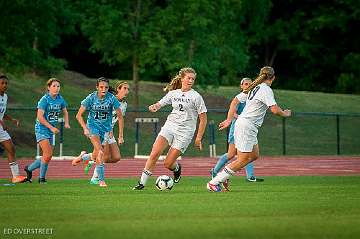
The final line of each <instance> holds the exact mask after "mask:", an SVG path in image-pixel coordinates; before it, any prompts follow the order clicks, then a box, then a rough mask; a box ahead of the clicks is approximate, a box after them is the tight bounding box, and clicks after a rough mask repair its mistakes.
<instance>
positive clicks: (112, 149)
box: [104, 141, 121, 163]
mask: <svg viewBox="0 0 360 239" xmlns="http://www.w3.org/2000/svg"><path fill="white" fill-rule="evenodd" d="M120 159H121V154H120V149H119V146H118V145H117V143H116V141H115V142H109V143H108V144H107V147H106V148H105V150H104V161H105V163H117V162H119V161H120Z"/></svg>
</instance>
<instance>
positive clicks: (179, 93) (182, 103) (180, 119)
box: [133, 68, 207, 190]
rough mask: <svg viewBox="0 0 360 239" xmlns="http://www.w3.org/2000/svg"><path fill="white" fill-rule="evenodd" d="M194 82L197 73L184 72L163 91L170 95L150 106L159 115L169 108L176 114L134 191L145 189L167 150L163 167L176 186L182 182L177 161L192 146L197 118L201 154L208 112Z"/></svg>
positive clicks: (172, 117) (164, 130)
mask: <svg viewBox="0 0 360 239" xmlns="http://www.w3.org/2000/svg"><path fill="white" fill-rule="evenodd" d="M195 78H196V72H195V70H194V69H192V68H182V69H181V70H180V71H179V72H178V74H177V75H176V76H175V77H174V78H173V79H172V80H171V82H170V83H169V84H168V85H167V86H166V87H165V89H164V90H165V91H168V93H167V94H166V95H165V96H164V97H163V98H162V99H161V100H159V101H158V102H157V103H155V104H153V105H150V106H149V111H150V112H157V111H158V110H160V109H161V108H162V107H164V106H166V105H171V106H172V107H173V110H172V111H171V113H170V114H169V116H168V117H167V120H166V122H165V124H164V126H163V127H162V128H161V131H160V132H159V134H158V136H157V138H156V140H155V142H154V144H153V147H152V150H151V153H150V157H149V159H148V160H147V161H146V164H145V168H144V170H143V172H142V174H141V178H140V181H139V182H138V184H137V185H136V186H135V187H134V188H133V190H142V189H144V187H145V185H146V182H147V181H148V179H149V177H150V176H151V175H152V171H153V169H154V167H155V164H156V162H157V160H158V159H159V157H160V155H161V154H162V152H163V151H164V150H165V149H166V148H167V147H168V146H170V148H169V150H168V153H167V155H166V158H165V160H164V165H165V167H166V168H167V169H169V170H171V171H173V172H174V182H175V183H178V182H179V181H180V178H181V165H180V164H179V163H178V162H177V161H176V159H177V158H178V157H179V156H180V155H181V154H183V153H185V151H186V149H187V147H188V145H189V144H190V142H191V140H192V138H193V136H194V133H195V130H196V123H197V119H198V117H199V120H200V122H199V129H198V132H197V135H196V138H195V147H196V148H198V149H199V150H202V144H201V140H202V137H203V134H204V131H205V127H206V123H207V116H206V112H207V109H206V106H205V103H204V100H203V98H202V97H201V95H200V94H199V93H198V92H196V91H195V90H194V89H192V87H193V85H194V83H195Z"/></svg>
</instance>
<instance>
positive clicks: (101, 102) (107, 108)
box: [81, 91, 120, 132]
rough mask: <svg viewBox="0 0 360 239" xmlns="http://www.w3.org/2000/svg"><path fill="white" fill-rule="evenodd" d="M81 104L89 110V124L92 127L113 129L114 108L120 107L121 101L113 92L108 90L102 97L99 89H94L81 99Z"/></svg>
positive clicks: (104, 129)
mask: <svg viewBox="0 0 360 239" xmlns="http://www.w3.org/2000/svg"><path fill="white" fill-rule="evenodd" d="M81 105H82V106H83V107H85V109H86V110H87V111H88V112H89V115H88V118H87V125H88V127H89V128H90V129H91V128H93V129H99V130H102V131H104V132H110V131H111V129H112V127H111V121H112V113H113V110H114V109H118V108H120V102H119V101H118V99H117V98H116V97H115V96H114V95H113V94H111V93H109V92H107V93H106V95H105V96H104V98H102V99H100V98H99V97H98V94H97V91H94V92H93V93H91V94H89V95H88V96H87V97H86V98H85V99H84V100H83V101H81Z"/></svg>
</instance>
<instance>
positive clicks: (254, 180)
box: [246, 176, 264, 183]
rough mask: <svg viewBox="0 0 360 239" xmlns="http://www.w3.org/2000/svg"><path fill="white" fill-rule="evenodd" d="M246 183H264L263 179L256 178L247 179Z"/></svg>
mask: <svg viewBox="0 0 360 239" xmlns="http://www.w3.org/2000/svg"><path fill="white" fill-rule="evenodd" d="M246 181H248V182H250V183H255V182H264V179H263V178H256V177H254V176H252V177H250V178H247V179H246Z"/></svg>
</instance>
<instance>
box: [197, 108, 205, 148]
mask: <svg viewBox="0 0 360 239" xmlns="http://www.w3.org/2000/svg"><path fill="white" fill-rule="evenodd" d="M206 124H207V114H206V112H204V113H201V114H199V128H198V132H197V134H196V138H195V147H196V148H197V149H199V150H202V143H201V140H202V137H203V136H204V132H205V129H206Z"/></svg>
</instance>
